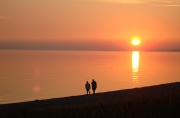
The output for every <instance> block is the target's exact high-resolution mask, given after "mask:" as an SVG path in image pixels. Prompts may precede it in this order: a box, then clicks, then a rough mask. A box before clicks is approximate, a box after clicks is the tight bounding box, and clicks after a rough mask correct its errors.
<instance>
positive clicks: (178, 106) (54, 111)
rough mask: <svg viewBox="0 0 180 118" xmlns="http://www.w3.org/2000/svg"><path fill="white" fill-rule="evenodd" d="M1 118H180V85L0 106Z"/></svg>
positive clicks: (174, 84)
mask: <svg viewBox="0 0 180 118" xmlns="http://www.w3.org/2000/svg"><path fill="white" fill-rule="evenodd" d="M0 117H1V118H15V117H17V118H34V117H39V118H42V117H43V118H176V117H177V118H179V117H180V82H175V83H167V84H161V85H154V86H149V87H142V88H133V89H126V90H119V91H111V92H104V93H97V94H94V95H93V94H92V95H80V96H71V97H65V98H54V99H47V100H35V101H29V102H23V103H13V104H4V105H0Z"/></svg>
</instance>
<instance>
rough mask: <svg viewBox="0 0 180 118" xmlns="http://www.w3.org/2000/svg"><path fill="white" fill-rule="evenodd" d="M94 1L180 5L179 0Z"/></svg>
mask: <svg viewBox="0 0 180 118" xmlns="http://www.w3.org/2000/svg"><path fill="white" fill-rule="evenodd" d="M91 1H92V0H91ZM94 1H98V2H109V3H119V4H149V5H156V6H167V7H168V6H169V7H179V6H180V0H94Z"/></svg>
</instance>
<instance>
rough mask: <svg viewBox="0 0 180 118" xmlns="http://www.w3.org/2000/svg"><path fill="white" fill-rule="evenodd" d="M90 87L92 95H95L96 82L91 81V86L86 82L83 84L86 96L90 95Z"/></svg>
mask: <svg viewBox="0 0 180 118" xmlns="http://www.w3.org/2000/svg"><path fill="white" fill-rule="evenodd" d="M91 86H92V90H93V94H95V91H96V88H97V82H96V81H95V80H94V79H93V80H92V82H91V85H90V84H89V82H88V81H87V82H86V84H85V88H86V91H87V94H90V89H91Z"/></svg>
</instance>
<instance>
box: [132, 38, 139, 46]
mask: <svg viewBox="0 0 180 118" xmlns="http://www.w3.org/2000/svg"><path fill="white" fill-rule="evenodd" d="M132 44H133V45H139V44H140V39H139V38H133V39H132Z"/></svg>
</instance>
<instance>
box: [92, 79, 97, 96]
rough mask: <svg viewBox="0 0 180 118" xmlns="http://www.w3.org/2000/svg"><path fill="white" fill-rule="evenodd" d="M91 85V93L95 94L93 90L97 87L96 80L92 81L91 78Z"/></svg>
mask: <svg viewBox="0 0 180 118" xmlns="http://www.w3.org/2000/svg"><path fill="white" fill-rule="evenodd" d="M91 85H92V90H93V94H95V91H96V88H97V83H96V81H94V79H93V80H92V82H91Z"/></svg>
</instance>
